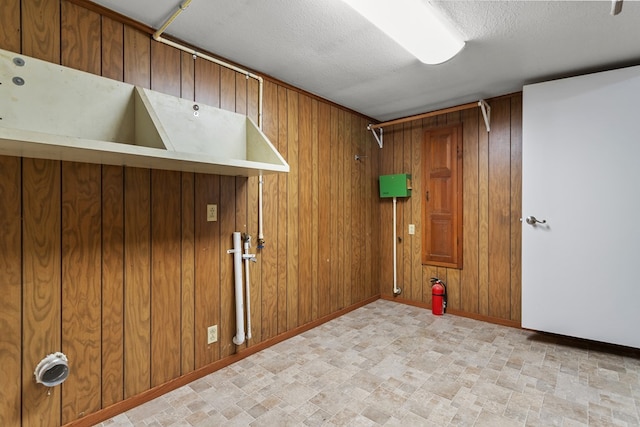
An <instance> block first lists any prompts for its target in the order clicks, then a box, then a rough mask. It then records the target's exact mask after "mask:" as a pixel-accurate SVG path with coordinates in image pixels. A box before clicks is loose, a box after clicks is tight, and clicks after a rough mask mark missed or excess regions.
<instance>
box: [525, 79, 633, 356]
mask: <svg viewBox="0 0 640 427" xmlns="http://www.w3.org/2000/svg"><path fill="white" fill-rule="evenodd" d="M522 164H523V173H522V175H523V184H522V196H523V197H522V199H523V200H522V216H523V222H522V326H523V327H525V328H530V329H535V330H540V331H548V332H554V333H558V334H562V335H568V336H575V337H581V338H588V339H593V340H597V341H603V342H609V343H615V344H621V345H626V346H631V347H638V348H640V67H630V68H625V69H620V70H614V71H608V72H603V73H597V74H590V75H585V76H580V77H575V78H570V79H563V80H556V81H552V82H546V83H540V84H535V85H530V86H525V88H524V91H523V150H522ZM530 216H534V217H535V218H537V219H538V220H540V221H546V223H544V224H541V223H537V224H536V225H530V224H528V223H527V222H526V221H524V220H525V218H527V217H530Z"/></svg>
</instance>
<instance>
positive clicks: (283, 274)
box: [277, 86, 292, 334]
mask: <svg viewBox="0 0 640 427" xmlns="http://www.w3.org/2000/svg"><path fill="white" fill-rule="evenodd" d="M287 95H288V93H287V89H286V88H285V87H282V86H278V151H279V152H280V154H281V155H282V157H284V159H285V160H286V161H287V162H288V163H289V164H291V163H292V159H290V158H289V157H290V156H289V149H288V144H289V136H288V131H289V126H288V102H287ZM288 199H289V176H288V174H287V175H278V242H277V245H278V333H279V334H281V333H283V332H285V331H286V330H287V316H288V311H289V306H288V298H287V285H288V284H287V279H288V277H287V260H288V255H287V252H288V250H289V248H288V247H287V242H288V238H287V233H288V216H289V212H288V209H287V206H288Z"/></svg>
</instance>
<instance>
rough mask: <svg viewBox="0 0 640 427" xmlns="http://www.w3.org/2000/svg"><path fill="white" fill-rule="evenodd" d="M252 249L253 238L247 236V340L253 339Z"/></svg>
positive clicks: (245, 243) (245, 273)
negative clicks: (250, 249)
mask: <svg viewBox="0 0 640 427" xmlns="http://www.w3.org/2000/svg"><path fill="white" fill-rule="evenodd" d="M250 247H251V236H249V235H247V236H246V238H245V240H244V255H243V256H242V258H244V280H245V288H246V294H247V340H250V339H251V279H250V278H249V262H251V261H255V255H252V254H250V253H249V248H250Z"/></svg>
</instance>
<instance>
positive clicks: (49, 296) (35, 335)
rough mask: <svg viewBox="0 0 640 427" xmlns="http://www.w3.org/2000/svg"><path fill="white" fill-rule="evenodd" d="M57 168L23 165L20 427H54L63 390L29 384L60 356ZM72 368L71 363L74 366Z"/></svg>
mask: <svg viewBox="0 0 640 427" xmlns="http://www.w3.org/2000/svg"><path fill="white" fill-rule="evenodd" d="M60 191H61V189H60V162H58V161H53V160H39V159H27V158H25V159H23V160H22V203H23V211H22V213H23V218H22V221H23V228H22V316H23V317H22V327H23V334H22V366H23V369H22V396H23V398H22V425H23V426H25V427H27V426H58V425H60V423H61V390H60V387H57V388H52V389H51V395H47V392H46V391H45V389H44V387H43V386H42V385H40V384H36V383H35V381H34V380H33V371H34V369H35V367H36V365H37V364H38V363H39V362H40V360H41V359H42V358H43V357H45V356H46V355H48V354H50V353H52V352H55V351H61V350H62V348H61V344H62V343H61V339H60V337H61V333H62V330H61V329H62V326H61V301H60V296H61V293H62V285H61V257H60V244H61V238H60V234H61V225H60V224H61V218H60V211H61V207H60V200H61V199H60ZM72 363H73V362H72Z"/></svg>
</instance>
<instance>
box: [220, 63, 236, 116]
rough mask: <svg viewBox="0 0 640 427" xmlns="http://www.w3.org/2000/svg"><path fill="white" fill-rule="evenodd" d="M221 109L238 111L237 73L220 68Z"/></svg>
mask: <svg viewBox="0 0 640 427" xmlns="http://www.w3.org/2000/svg"><path fill="white" fill-rule="evenodd" d="M220 108H222V109H224V110H228V111H235V110H236V72H235V71H233V70H230V69H228V68H225V67H220Z"/></svg>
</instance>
